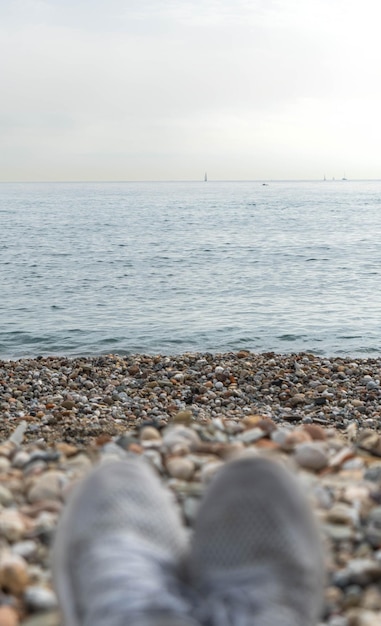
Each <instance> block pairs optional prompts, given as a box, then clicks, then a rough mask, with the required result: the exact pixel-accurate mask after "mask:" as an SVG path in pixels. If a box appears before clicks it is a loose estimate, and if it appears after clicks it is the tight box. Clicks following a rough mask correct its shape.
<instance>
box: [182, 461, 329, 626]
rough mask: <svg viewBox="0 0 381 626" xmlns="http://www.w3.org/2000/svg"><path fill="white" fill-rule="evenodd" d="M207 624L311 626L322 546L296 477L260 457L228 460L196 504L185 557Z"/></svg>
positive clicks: (316, 612) (317, 607) (319, 590)
mask: <svg viewBox="0 0 381 626" xmlns="http://www.w3.org/2000/svg"><path fill="white" fill-rule="evenodd" d="M188 566H189V577H190V582H191V584H192V585H193V587H194V588H195V590H196V592H197V593H198V594H199V598H200V600H199V610H198V614H197V617H198V619H199V621H200V622H202V623H203V624H205V625H208V626H233V625H234V626H237V625H238V626H249V625H250V626H253V625H254V626H314V625H315V624H316V622H317V621H318V619H319V616H320V611H321V609H322V602H323V580H324V574H323V571H324V568H323V557H322V547H321V544H320V540H319V535H318V532H317V528H316V525H315V522H314V520H313V517H312V514H311V512H310V509H309V506H308V504H307V502H306V500H305V497H304V496H303V495H302V493H301V490H300V487H299V485H298V482H297V480H296V479H295V478H294V477H293V476H292V474H291V473H290V472H289V471H288V470H286V468H285V467H283V466H281V465H279V464H278V463H275V462H273V461H270V460H268V459H265V458H258V457H257V458H252V457H250V458H242V459H240V460H237V461H234V462H232V463H230V464H227V465H226V466H224V468H222V470H220V471H219V473H218V474H217V475H216V477H215V479H214V481H212V483H211V485H210V487H209V489H208V491H207V493H206V496H205V498H204V500H203V502H202V504H201V506H200V510H199V514H198V517H197V520H196V524H195V533H194V537H193V544H192V546H191V552H190V556H189V563H188Z"/></svg>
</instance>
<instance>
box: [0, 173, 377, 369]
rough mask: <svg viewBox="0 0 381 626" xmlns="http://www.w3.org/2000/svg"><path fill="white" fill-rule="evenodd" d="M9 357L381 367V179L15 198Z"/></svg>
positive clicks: (6, 292)
mask: <svg viewBox="0 0 381 626" xmlns="http://www.w3.org/2000/svg"><path fill="white" fill-rule="evenodd" d="M0 224H1V227H0V359H3V360H4V359H5V360H6V359H18V358H21V357H37V356H44V355H66V356H78V355H101V354H109V353H117V354H121V355H124V354H134V353H147V354H178V353H183V352H210V353H217V352H218V353H220V352H228V351H237V350H241V349H247V350H251V351H255V352H275V353H295V352H301V351H303V352H312V353H314V354H317V355H326V356H337V355H341V356H349V357H353V358H357V357H377V356H380V354H381V181H351V180H337V181H333V180H332V181H315V182H306V181H299V182H284V181H280V182H278V181H267V182H266V183H264V182H261V181H247V182H214V181H208V182H204V181H200V182H106V183H102V182H99V183H86V182H84V183H81V182H78V183H77V182H75V183H1V184H0Z"/></svg>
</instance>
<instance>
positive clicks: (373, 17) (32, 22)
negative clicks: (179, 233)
mask: <svg viewBox="0 0 381 626" xmlns="http://www.w3.org/2000/svg"><path fill="white" fill-rule="evenodd" d="M379 7H380V8H379ZM380 17H381V5H380V4H379V0H362V1H361V2H359V0H356V1H354V0H252V1H245V0H230V1H228V0H214V1H209V0H189V1H188V0H184V1H182V0H177V1H175V0H173V1H171V0H148V1H145V0H140V1H139V0H0V85H1V96H0V180H194V179H201V178H203V174H204V171H205V170H207V171H208V175H209V178H210V179H262V178H273V179H277V178H281V179H289V178H290V179H298V178H307V179H309V178H312V179H316V178H322V177H323V175H324V174H326V176H327V178H328V177H329V178H331V177H333V176H335V177H337V178H341V177H342V176H344V174H345V175H346V176H347V177H348V178H381V158H380V155H379V152H380V143H381V80H380V75H381V44H380V34H379V31H380Z"/></svg>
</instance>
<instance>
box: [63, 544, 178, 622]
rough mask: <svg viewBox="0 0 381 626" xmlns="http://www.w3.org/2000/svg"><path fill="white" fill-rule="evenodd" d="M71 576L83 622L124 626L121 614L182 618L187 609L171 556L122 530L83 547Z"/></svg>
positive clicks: (129, 617)
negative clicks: (104, 539)
mask: <svg viewBox="0 0 381 626" xmlns="http://www.w3.org/2000/svg"><path fill="white" fill-rule="evenodd" d="M74 577H75V582H76V597H77V599H78V602H77V603H78V607H79V612H80V614H81V615H82V616H83V623H84V625H86V624H88V625H89V626H90V625H91V626H96V625H98V624H105V623H107V624H110V625H111V624H114V623H115V624H119V622H120V623H121V624H123V625H124V624H126V616H127V617H128V619H129V620H130V619H135V618H138V617H141V616H142V615H143V616H144V615H147V614H153V613H163V614H174V615H176V616H179V617H181V616H184V618H185V617H186V616H188V615H189V613H190V607H189V604H188V602H187V600H186V599H185V597H183V595H182V593H181V590H180V587H181V583H180V581H179V580H178V579H177V576H176V572H175V563H174V562H173V560H171V558H170V557H168V556H166V555H164V554H162V553H159V552H158V551H157V550H155V549H154V548H153V547H152V545H149V544H147V543H143V542H142V541H141V540H140V539H139V538H136V537H132V536H128V535H125V534H123V535H121V536H116V537H115V536H114V537H113V538H112V539H110V540H107V541H105V542H104V543H102V544H98V545H95V546H94V545H93V544H91V547H87V548H83V549H82V550H81V554H80V555H79V558H78V567H77V570H76V571H75V572H74ZM113 616H115V619H114V621H113Z"/></svg>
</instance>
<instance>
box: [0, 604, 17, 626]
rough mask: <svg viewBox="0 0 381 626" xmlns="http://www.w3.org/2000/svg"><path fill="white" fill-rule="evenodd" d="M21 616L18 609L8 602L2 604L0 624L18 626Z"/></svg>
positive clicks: (0, 607)
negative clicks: (7, 603)
mask: <svg viewBox="0 0 381 626" xmlns="http://www.w3.org/2000/svg"><path fill="white" fill-rule="evenodd" d="M18 623H19V618H18V615H17V611H16V610H15V609H14V608H13V607H11V606H7V605H6V604H4V605H2V606H0V626H17V624H18Z"/></svg>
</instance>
